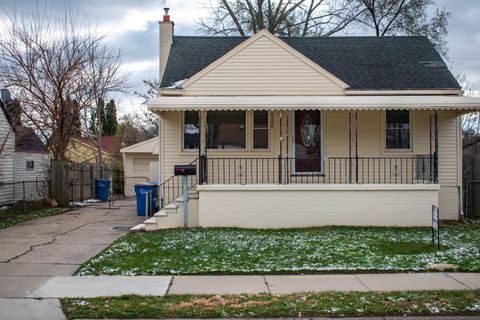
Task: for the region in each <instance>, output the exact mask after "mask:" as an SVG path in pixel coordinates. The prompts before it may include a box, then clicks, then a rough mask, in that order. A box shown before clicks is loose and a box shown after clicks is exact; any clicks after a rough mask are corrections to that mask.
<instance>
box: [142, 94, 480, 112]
mask: <svg viewBox="0 0 480 320" xmlns="http://www.w3.org/2000/svg"><path fill="white" fill-rule="evenodd" d="M149 109H150V110H151V111H154V112H160V111H187V110H191V111H193V110H317V109H318V110H391V109H410V110H462V111H477V110H480V98H472V97H465V96H460V95H431V96H426V95H408V96H395V95H375V96H159V97H157V98H155V99H153V100H152V101H150V103H149Z"/></svg>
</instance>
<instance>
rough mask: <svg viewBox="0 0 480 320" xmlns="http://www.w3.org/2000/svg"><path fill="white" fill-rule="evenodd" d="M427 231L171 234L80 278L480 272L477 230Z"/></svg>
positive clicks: (130, 240) (151, 238) (143, 238)
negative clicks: (442, 268) (430, 269)
mask: <svg viewBox="0 0 480 320" xmlns="http://www.w3.org/2000/svg"><path fill="white" fill-rule="evenodd" d="M441 240H442V243H443V245H442V248H441V250H440V251H437V250H436V248H435V247H434V246H432V245H431V244H430V241H431V229H429V228H383V227H375V228H373V227H370V228H366V227H324V228H311V229H281V230H271V229H270V230H252V229H231V228H230V229H229V228H212V229H201V228H199V229H170V230H163V231H158V232H152V233H134V234H129V235H127V236H125V237H122V238H120V239H119V240H117V241H116V242H114V243H113V244H112V245H111V246H110V247H108V248H107V249H105V250H104V251H103V252H101V253H100V254H99V255H98V256H96V257H94V258H93V259H91V260H90V261H88V262H87V263H85V264H84V265H83V266H81V267H80V269H79V270H78V271H77V274H79V275H102V274H104V275H162V274H274V273H301V272H304V273H308V272H311V273H312V272H353V271H355V272H367V271H384V272H388V271H390V272H393V271H425V270H427V266H428V265H429V264H431V263H435V264H436V263H448V264H452V265H455V268H454V270H456V271H477V272H478V271H480V225H450V226H447V227H444V228H442V229H441Z"/></svg>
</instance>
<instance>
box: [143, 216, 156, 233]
mask: <svg viewBox="0 0 480 320" xmlns="http://www.w3.org/2000/svg"><path fill="white" fill-rule="evenodd" d="M144 224H145V231H153V230H157V219H155V217H151V218H150V219H148V220H146V221H145V222H144Z"/></svg>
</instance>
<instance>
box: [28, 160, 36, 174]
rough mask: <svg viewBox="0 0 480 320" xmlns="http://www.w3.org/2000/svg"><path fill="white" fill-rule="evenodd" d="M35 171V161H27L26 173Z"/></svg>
mask: <svg viewBox="0 0 480 320" xmlns="http://www.w3.org/2000/svg"><path fill="white" fill-rule="evenodd" d="M34 169H35V161H33V160H27V167H26V170H27V171H33V170H34Z"/></svg>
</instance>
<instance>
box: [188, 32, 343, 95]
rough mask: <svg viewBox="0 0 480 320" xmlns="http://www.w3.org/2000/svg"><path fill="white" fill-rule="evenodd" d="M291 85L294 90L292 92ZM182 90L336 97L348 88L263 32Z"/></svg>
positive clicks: (213, 64) (190, 91) (200, 74)
mask: <svg viewBox="0 0 480 320" xmlns="http://www.w3.org/2000/svg"><path fill="white" fill-rule="evenodd" d="M271 83H273V85H270V84H271ZM293 86H295V87H296V88H295V89H294V90H291V88H292V87H293ZM181 87H182V88H183V89H184V91H185V93H186V94H192V93H193V94H199V95H201V94H202V93H203V91H210V90H215V92H216V94H222V93H226V94H236V93H241V94H250V93H251V94H255V92H256V90H261V93H263V94H280V93H285V92H288V91H292V92H295V93H300V94H308V93H309V92H310V93H314V92H317V93H318V91H323V92H326V93H327V94H328V93H330V94H331V93H332V92H334V93H335V94H339V93H343V89H345V88H347V87H348V85H347V84H345V83H344V82H343V81H341V80H340V79H338V78H336V77H335V76H333V75H332V74H330V73H329V72H327V71H326V70H325V69H323V68H322V67H321V66H319V65H318V64H316V63H314V62H313V61H311V60H310V59H308V58H307V57H305V56H304V55H302V54H301V53H299V52H298V51H297V50H295V49H294V48H292V47H291V46H289V45H287V44H286V43H285V42H283V41H282V40H280V39H279V38H277V37H275V36H274V35H272V34H271V33H269V32H268V31H267V30H262V31H260V32H258V33H257V34H255V35H254V36H252V37H250V38H249V39H248V40H246V41H244V42H242V43H241V44H239V45H237V46H236V47H235V48H233V49H232V50H230V51H229V52H227V53H226V54H225V55H223V56H222V57H221V58H219V59H217V60H215V61H214V62H213V63H211V64H210V65H208V66H207V67H205V68H204V69H202V70H201V71H200V72H198V73H196V74H194V75H193V76H191V77H190V78H189V79H187V80H186V81H184V82H183V83H182V85H181ZM192 91H193V92H192ZM299 91H301V92H299ZM257 94H258V93H257Z"/></svg>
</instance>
